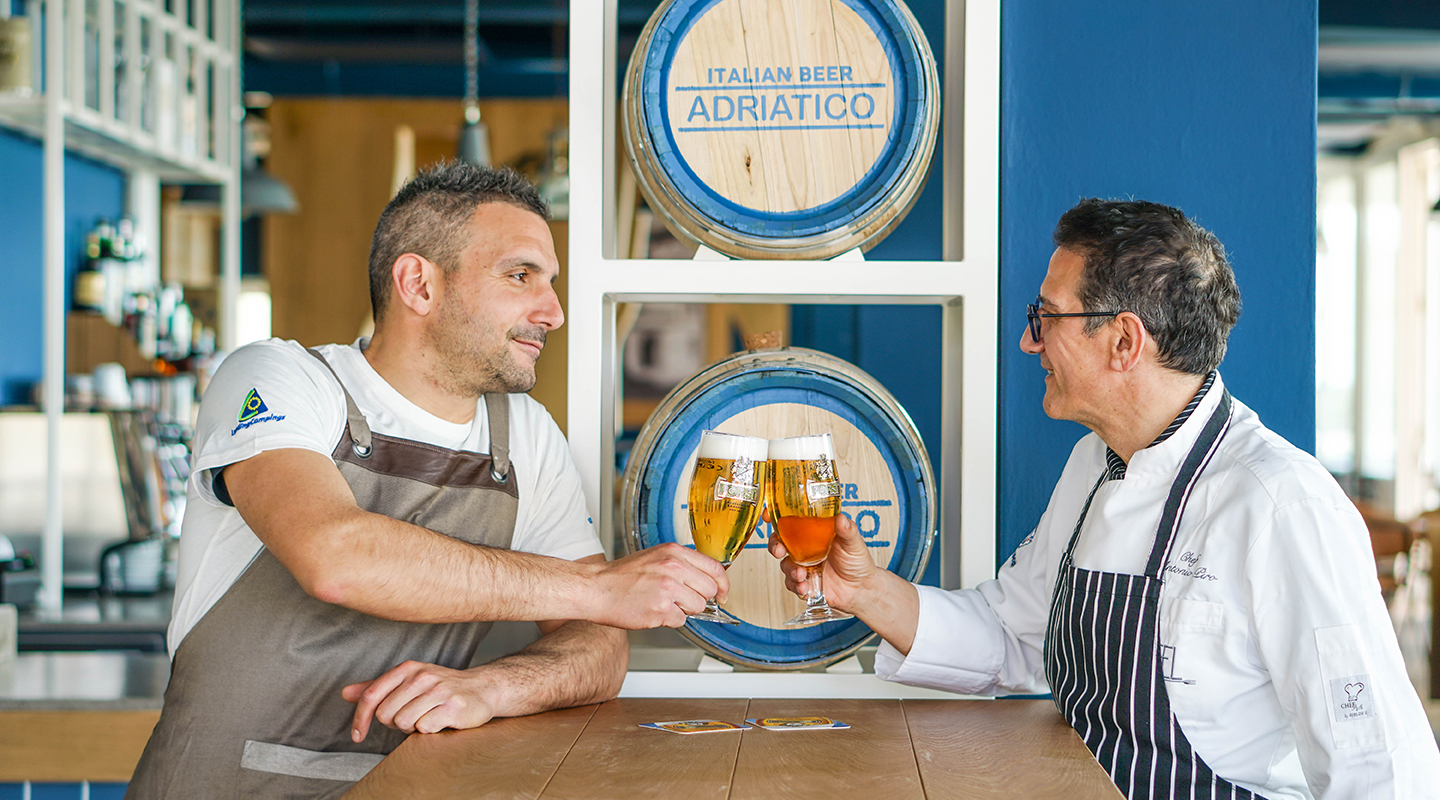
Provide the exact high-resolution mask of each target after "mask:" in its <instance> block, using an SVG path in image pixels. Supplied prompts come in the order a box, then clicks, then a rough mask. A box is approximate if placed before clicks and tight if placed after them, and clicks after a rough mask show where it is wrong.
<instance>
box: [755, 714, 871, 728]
mask: <svg viewBox="0 0 1440 800" xmlns="http://www.w3.org/2000/svg"><path fill="white" fill-rule="evenodd" d="M745 721H746V722H748V723H750V724H751V725H754V726H755V727H757V728H764V729H765V730H767V731H801V730H812V731H813V730H817V729H832V730H840V729H842V728H848V727H850V726H849V725H846V724H845V723H843V722H841V721H840V720H838V719H830V718H829V717H761V718H759V719H747V720H745Z"/></svg>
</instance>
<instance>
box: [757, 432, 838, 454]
mask: <svg viewBox="0 0 1440 800" xmlns="http://www.w3.org/2000/svg"><path fill="white" fill-rule="evenodd" d="M822 455H823V456H825V457H826V458H828V459H830V460H831V461H834V460H835V445H834V443H833V442H832V441H831V440H830V434H828V433H822V434H820V435H818V436H794V437H791V438H789V439H771V440H770V458H771V459H773V460H775V461H812V460H814V459H817V458H819V457H820V456H822Z"/></svg>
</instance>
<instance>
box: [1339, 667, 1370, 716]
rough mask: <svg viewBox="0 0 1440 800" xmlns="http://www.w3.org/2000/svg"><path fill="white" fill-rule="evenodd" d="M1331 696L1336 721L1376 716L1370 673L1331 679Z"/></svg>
mask: <svg viewBox="0 0 1440 800" xmlns="http://www.w3.org/2000/svg"><path fill="white" fill-rule="evenodd" d="M1330 697H1331V698H1332V700H1333V703H1332V705H1333V706H1334V709H1333V710H1334V712H1335V721H1336V722H1347V721H1349V720H1352V719H1364V718H1365V717H1373V716H1375V703H1374V702H1373V701H1372V700H1371V699H1370V675H1369V674H1363V675H1351V676H1350V677H1348V678H1336V679H1334V680H1332V681H1330Z"/></svg>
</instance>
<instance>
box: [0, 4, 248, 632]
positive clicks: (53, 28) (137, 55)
mask: <svg viewBox="0 0 1440 800" xmlns="http://www.w3.org/2000/svg"><path fill="white" fill-rule="evenodd" d="M26 16H27V18H29V19H30V20H31V25H32V31H33V34H34V35H33V36H32V41H34V42H36V43H37V45H38V46H37V47H35V53H34V58H35V63H34V69H33V70H32V74H34V75H35V76H36V80H37V82H39V83H40V85H39V86H37V87H36V89H37V91H35V92H34V94H32V95H31V96H29V97H5V98H0V127H4V128H7V129H10V130H14V131H18V132H20V133H22V134H25V135H28V136H33V137H35V138H38V139H39V140H40V141H41V143H42V147H43V155H42V165H43V166H42V174H43V180H44V187H43V195H44V215H43V216H44V232H43V237H44V248H43V250H44V257H43V258H44V262H43V271H44V284H43V285H44V289H43V299H42V304H43V307H44V315H43V319H44V322H43V330H44V334H43V337H44V357H43V379H42V381H43V396H44V411H45V416H46V421H47V424H48V428H49V432H48V436H47V442H46V479H45V492H46V499H45V528H44V531H43V536H42V540H41V542H42V543H41V559H42V564H43V567H42V571H41V591H40V597H39V602H40V605H41V607H42V608H45V609H59V608H60V607H61V604H62V602H63V591H62V582H63V572H62V566H63V558H62V552H63V547H64V535H63V531H64V520H63V518H62V512H61V508H62V503H61V491H62V489H61V481H60V428H61V426H60V416H61V413H62V412H63V411H64V397H65V313H66V309H65V260H66V253H65V153H66V152H67V151H69V152H74V153H80V154H83V155H85V156H88V157H90V158H93V159H96V160H98V161H101V162H103V163H106V164H109V165H111V166H114V167H116V168H118V169H120V170H122V171H123V172H125V173H126V178H127V181H126V183H127V189H126V193H127V198H126V205H127V209H126V211H127V214H129V215H130V216H131V217H132V218H133V219H134V220H135V221H136V226H137V229H138V230H139V232H140V233H141V234H142V235H143V236H144V237H145V239H146V240H147V241H149V242H150V243H152V248H151V250H152V255H151V256H150V258H151V263H150V264H149V265H148V266H149V268H150V269H151V270H152V271H153V272H154V274H155V276H156V277H157V278H158V275H159V262H158V256H157V255H153V253H154V252H155V251H158V245H159V241H160V236H159V233H160V183H161V181H162V180H163V181H170V182H186V183H218V184H220V185H221V186H222V187H223V189H222V203H221V218H222V241H223V245H222V251H221V275H220V346H221V347H222V348H229V347H232V346H233V344H234V341H235V306H236V303H237V301H238V299H239V296H240V164H241V160H240V146H241V137H240V121H241V118H242V116H243V114H244V109H243V106H242V104H241V100H240V62H239V56H238V54H239V53H240V37H241V29H240V6H239V0H175V1H174V2H169V0H28V2H27V3H26ZM92 43H93V45H94V47H93V49H92V48H90V47H89V45H90V44H92ZM91 56H93V59H94V60H93V63H91V62H89V61H88V60H87V59H88V58H90V57H91ZM117 56H118V60H119V61H120V62H122V63H123V64H124V70H123V72H122V73H121V77H120V79H119V85H118V86H117V80H116V69H115V68H114V65H116V64H117ZM162 64H169V65H170V66H169V67H165V68H164V69H162V68H161V65H162ZM142 65H148V68H143V69H142ZM91 73H93V74H91ZM92 77H93V79H94V83H93V84H91V83H90V82H89V80H90V79H91V78H92ZM187 79H188V80H190V81H191V84H192V85H191V86H190V87H186V86H185V81H186V80H187ZM167 82H169V85H168V86H166V85H164V84H165V83H167ZM117 89H118V90H120V91H117ZM117 98H118V99H119V102H117ZM92 99H93V102H91V100H92ZM147 111H149V112H150V113H149V114H148V115H147V113H146V112H147ZM162 111H163V113H162Z"/></svg>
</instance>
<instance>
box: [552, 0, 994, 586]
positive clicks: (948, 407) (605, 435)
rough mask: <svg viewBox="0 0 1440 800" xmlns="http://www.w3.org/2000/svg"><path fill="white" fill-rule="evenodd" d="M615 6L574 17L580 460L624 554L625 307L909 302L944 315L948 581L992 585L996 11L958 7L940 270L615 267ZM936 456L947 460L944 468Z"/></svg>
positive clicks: (834, 265)
mask: <svg viewBox="0 0 1440 800" xmlns="http://www.w3.org/2000/svg"><path fill="white" fill-rule="evenodd" d="M616 18H617V2H616V0H604V2H592V1H587V0H574V1H573V2H571V4H570V63H571V68H570V134H571V139H570V152H571V167H570V191H571V195H570V257H569V269H570V275H569V303H568V311H569V325H570V340H569V341H570V353H569V414H568V428H567V431H568V436H569V439H570V446H571V449H572V451H573V452H574V454H575V458H576V462H577V463H578V464H579V466H580V471H581V475H582V478H583V481H584V485H585V491H586V497H587V500H588V501H589V503H590V510H591V512H592V514H593V515H594V517H595V520H596V522H597V523H598V524H599V526H600V531H601V536H602V538H603V539H604V540H605V542H606V545H607V546H608V547H611V548H612V552H613V547H614V543H613V542H612V541H611V539H612V532H613V519H612V517H613V511H614V508H613V506H614V503H613V500H612V499H611V498H613V497H614V496H615V495H614V480H615V475H614V464H615V454H614V442H615V434H616V430H615V403H616V389H617V386H618V385H619V370H620V363H619V359H618V358H617V352H618V348H619V344H620V343H619V342H617V341H616V340H615V339H616V336H615V313H616V305H617V304H618V303H622V302H664V301H669V302H726V303H737V302H758V303H789V302H804V303H908V304H937V305H940V306H941V307H942V308H943V309H944V333H943V336H944V342H943V350H942V354H943V363H944V371H945V372H944V376H943V389H942V391H943V398H942V401H943V406H942V407H943V408H944V419H943V426H942V439H943V442H942V446H941V452H940V453H939V461H940V463H941V465H942V475H943V485H942V487H941V493H940V501H941V502H940V507H941V519H940V525H941V536H940V555H939V557H940V559H941V581H942V583H943V585H945V586H947V587H958V586H962V585H963V586H973V585H974V584H976V583H978V582H979V581H981V580H984V579H985V578H988V577H991V576H993V574H994V564H995V470H996V450H995V448H996V433H995V429H996V384H997V379H998V376H997V368H998V367H997V325H998V318H997V315H998V310H997V302H998V292H999V275H998V273H997V269H998V267H997V264H998V241H997V240H998V232H999V223H998V209H999V193H998V186H999V182H998V171H999V167H998V165H999V94H1000V81H999V52H1000V9H999V3H998V2H995V1H994V0H990V1H989V2H954V1H952V2H950V3H949V10H948V14H947V22H946V27H947V30H946V36H945V41H944V42H943V45H942V43H940V42H931V45H932V47H933V48H935V49H937V50H938V49H940V48H941V47H942V46H943V48H944V53H945V56H946V57H945V73H946V74H945V75H944V80H943V83H944V101H945V107H944V116H943V120H944V121H943V128H942V133H943V136H944V141H943V145H942V147H943V153H944V164H945V168H944V175H943V180H944V191H943V195H944V199H945V208H944V219H945V220H946V230H945V232H944V256H945V259H944V260H942V261H924V262H894V261H863V260H845V259H844V258H843V257H842V258H840V259H836V260H831V261H818V262H815V261H729V262H724V263H718V262H714V261H708V262H707V261H673V260H631V259H622V258H617V257H616V253H617V249H616V247H615V238H616V235H615V232H616V230H617V225H616V218H617V213H618V209H617V207H616V203H615V199H614V198H615V197H616V196H617V191H616V187H617V182H618V175H619V171H620V170H625V169H629V167H628V166H627V165H625V164H624V163H619V162H618V159H617V153H618V152H621V150H620V148H619V147H617V144H618V142H617V141H616V139H615V136H617V135H618V133H617V131H618V127H617V124H616V123H617V119H616V108H617V106H618V92H617V86H616V78H617V76H618V75H619V74H620V70H619V69H618V65H617V64H616V28H617V25H616ZM935 457H936V454H935V453H932V454H931V458H932V459H934V458H935Z"/></svg>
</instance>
